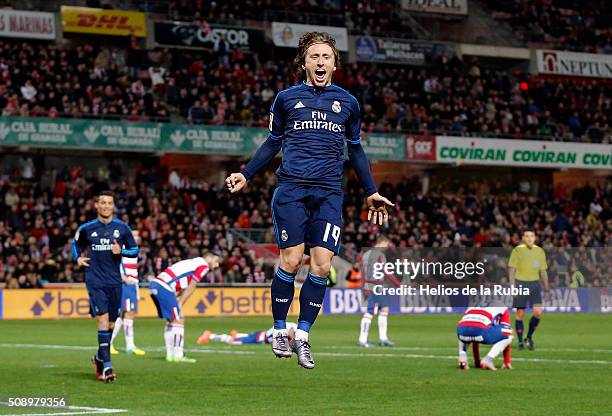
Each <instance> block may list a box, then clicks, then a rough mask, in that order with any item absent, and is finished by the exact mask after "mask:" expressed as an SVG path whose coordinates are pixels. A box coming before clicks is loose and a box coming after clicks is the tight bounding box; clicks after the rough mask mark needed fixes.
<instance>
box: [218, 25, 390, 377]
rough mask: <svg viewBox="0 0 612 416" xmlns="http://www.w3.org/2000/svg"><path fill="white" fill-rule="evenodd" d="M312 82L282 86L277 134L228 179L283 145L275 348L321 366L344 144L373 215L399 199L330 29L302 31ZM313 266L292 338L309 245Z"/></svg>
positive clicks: (234, 186)
mask: <svg viewBox="0 0 612 416" xmlns="http://www.w3.org/2000/svg"><path fill="white" fill-rule="evenodd" d="M294 63H295V64H296V67H297V69H298V72H299V75H300V76H301V77H302V78H304V79H305V82H303V83H301V84H298V85H295V86H294V87H291V88H288V89H286V90H284V91H280V92H279V93H278V94H277V95H276V98H275V100H274V103H273V104H272V108H271V109H270V125H269V128H270V134H269V136H268V138H267V140H266V141H265V142H264V143H263V144H262V145H261V146H260V147H259V149H258V150H257V152H256V153H255V155H254V156H253V158H252V159H251V161H250V162H249V163H248V164H247V165H246V167H245V168H244V169H242V170H241V171H240V173H232V174H231V175H230V176H229V177H228V178H227V179H226V184H227V186H228V188H229V190H230V191H231V192H232V193H233V192H238V191H240V190H241V189H242V188H243V187H244V186H245V185H246V183H247V181H248V180H250V179H251V178H252V177H253V176H255V175H256V174H257V173H258V172H259V171H261V170H262V169H263V168H264V167H265V166H266V165H267V164H268V163H269V162H270V161H271V160H272V159H273V158H274V156H275V155H276V154H277V153H278V152H279V150H281V148H282V151H283V159H282V162H281V166H280V167H279V169H278V170H277V172H276V173H277V175H278V186H277V188H276V190H275V191H274V195H273V196H272V202H271V205H272V220H273V222H274V230H275V233H276V242H277V244H278V246H279V248H280V250H281V256H280V257H281V258H280V266H279V268H278V269H277V271H276V276H275V278H274V280H273V281H272V288H271V297H272V314H273V316H274V334H273V337H272V351H273V352H274V354H275V355H276V356H277V357H287V358H288V357H291V354H292V352H295V353H296V355H297V357H298V363H299V364H300V365H301V366H302V367H304V368H309V369H310V368H314V360H313V358H312V354H311V352H310V344H309V343H308V333H309V331H310V328H311V326H312V324H313V323H314V321H315V319H316V317H317V315H318V313H319V310H320V309H321V305H322V303H323V299H324V297H325V289H326V286H327V279H328V275H329V271H330V268H331V260H332V257H333V256H334V254H337V253H338V252H339V250H340V245H341V241H342V239H341V234H342V200H343V194H342V185H341V181H342V174H343V164H344V146H345V142H346V144H347V146H348V154H349V159H350V161H351V163H352V165H353V167H354V169H355V171H356V173H357V176H358V178H359V180H360V182H361V184H362V185H363V187H364V188H365V191H366V194H367V195H368V197H367V205H368V209H369V212H368V219H371V220H372V221H373V222H375V223H379V224H380V225H382V224H383V223H386V222H387V219H388V215H387V209H386V206H387V205H389V206H393V204H392V203H391V202H390V201H389V200H388V199H386V198H384V197H382V196H380V195H379V194H378V192H377V191H376V185H375V184H374V179H373V178H372V174H371V172H370V166H369V163H368V159H367V157H366V155H365V152H364V150H363V148H362V147H361V140H360V127H361V115H360V109H359V104H358V103H357V100H356V99H355V97H353V96H352V95H351V94H349V93H348V92H347V91H345V90H343V89H342V88H340V87H338V86H336V85H334V84H332V83H331V79H332V76H333V73H334V71H335V70H336V66H337V65H338V63H339V53H338V50H337V49H336V41H335V40H334V39H333V38H332V37H331V36H329V34H327V33H320V32H309V33H305V34H304V35H302V37H301V38H300V41H299V45H298V55H297V57H296V59H295V61H294ZM307 249H308V250H309V254H310V270H309V273H308V277H307V279H306V281H305V282H304V284H303V285H302V289H301V291H300V316H299V319H298V327H297V330H296V334H295V339H294V341H293V343H292V344H291V345H290V344H289V339H288V333H287V329H286V318H287V313H288V311H289V308H290V306H291V302H292V301H293V293H294V278H295V275H296V273H297V272H298V269H299V268H300V266H301V264H302V258H303V256H304V252H305V250H307Z"/></svg>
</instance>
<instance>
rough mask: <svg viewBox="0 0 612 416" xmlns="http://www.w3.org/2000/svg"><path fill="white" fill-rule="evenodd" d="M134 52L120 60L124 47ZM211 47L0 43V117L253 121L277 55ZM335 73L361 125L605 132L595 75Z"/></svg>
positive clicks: (501, 133)
mask: <svg viewBox="0 0 612 416" xmlns="http://www.w3.org/2000/svg"><path fill="white" fill-rule="evenodd" d="M133 53H138V54H139V56H141V57H142V58H143V60H141V61H139V62H140V64H139V65H138V66H130V65H129V62H130V58H129V56H130V54H133ZM213 55H214V52H211V51H207V52H203V53H199V54H196V53H185V52H184V51H181V52H177V51H172V50H168V49H163V50H162V49H159V50H153V51H149V52H148V53H146V54H143V52H142V51H132V50H129V49H122V48H119V47H116V48H109V47H103V46H100V45H92V44H83V45H77V46H74V47H67V48H61V47H59V46H57V45H51V44H41V43H26V42H4V41H0V71H1V72H0V74H1V77H0V110H1V111H2V115H4V116H6V115H19V116H32V117H76V118H105V119H116V118H121V119H127V120H130V121H169V120H170V117H171V116H174V117H179V116H180V117H182V119H183V120H188V121H190V122H192V123H195V124H213V125H247V126H260V127H265V126H267V124H268V120H267V116H268V109H269V107H270V105H271V103H272V100H273V99H274V96H275V94H276V91H279V90H281V89H283V88H286V87H287V85H288V82H287V80H288V79H290V75H291V74H290V68H291V65H290V63H289V62H288V61H286V60H285V61H283V60H279V59H278V58H274V59H273V60H271V59H267V57H266V56H265V55H261V56H260V54H257V53H255V54H244V53H242V52H240V51H237V50H236V51H233V53H232V54H231V56H230V64H229V65H228V66H225V65H219V63H218V61H217V60H216V59H213ZM336 82H337V83H338V84H340V85H342V86H344V87H346V88H347V89H349V90H350V91H352V92H353V93H354V94H355V95H356V96H357V97H358V98H359V99H360V101H361V102H362V107H363V109H364V111H363V113H364V117H363V129H364V131H368V132H372V131H375V132H395V131H398V132H399V131H402V132H410V133H421V134H448V135H454V136H457V135H459V136H494V137H511V138H514V137H518V138H532V137H536V138H546V139H551V138H554V139H555V140H567V141H584V142H604V143H609V142H610V141H611V139H612V130H611V128H610V126H611V124H612V119H611V118H612V111H611V110H612V98H611V97H610V93H609V87H608V86H607V85H606V84H598V83H590V82H588V83H587V82H585V83H579V82H575V81H570V80H553V79H541V78H538V77H532V78H530V79H528V80H527V82H523V83H521V82H518V80H517V79H516V78H515V77H514V74H512V73H510V72H509V71H507V70H502V69H492V68H487V67H484V66H483V65H482V64H480V63H479V62H478V60H476V59H473V60H469V61H466V62H461V61H459V60H458V59H453V60H451V61H447V60H446V59H443V58H441V59H439V60H438V61H437V62H435V63H434V64H433V65H432V66H431V67H428V68H420V67H409V66H397V65H395V66H390V65H375V64H364V63H360V64H353V65H349V66H346V67H345V68H344V69H342V70H340V71H339V72H338V74H337V76H336Z"/></svg>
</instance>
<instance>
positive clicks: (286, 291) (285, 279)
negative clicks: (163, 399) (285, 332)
mask: <svg viewBox="0 0 612 416" xmlns="http://www.w3.org/2000/svg"><path fill="white" fill-rule="evenodd" d="M294 279H295V273H287V272H286V271H284V270H283V269H281V268H280V267H279V268H278V269H277V270H276V275H275V276H274V279H273V280H272V287H271V288H270V296H271V297H272V316H273V317H274V329H286V328H287V314H288V313H289V309H290V308H291V302H292V301H293V293H294V288H293V281H294Z"/></svg>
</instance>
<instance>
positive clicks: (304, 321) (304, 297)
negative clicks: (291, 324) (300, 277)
mask: <svg viewBox="0 0 612 416" xmlns="http://www.w3.org/2000/svg"><path fill="white" fill-rule="evenodd" d="M326 289H327V278H326V277H319V276H315V275H313V274H310V273H308V278H307V279H306V281H305V282H304V284H303V285H302V289H301V290H300V317H299V319H298V329H301V330H302V331H305V332H309V331H310V327H311V326H312V324H314V322H315V320H316V319H317V315H319V311H320V310H321V306H322V305H323V299H325V291H326Z"/></svg>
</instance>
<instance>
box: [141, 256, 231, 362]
mask: <svg viewBox="0 0 612 416" xmlns="http://www.w3.org/2000/svg"><path fill="white" fill-rule="evenodd" d="M218 267H219V257H217V256H216V255H214V254H212V253H206V254H205V255H204V256H203V257H196V258H194V259H189V260H182V261H179V262H178V263H175V264H173V265H172V266H170V267H168V268H167V269H165V270H164V271H163V272H161V273H160V274H159V275H158V276H157V277H156V278H155V279H154V280H153V281H152V282H151V286H150V287H149V292H150V293H151V298H152V299H153V302H154V303H155V306H156V307H157V314H158V316H159V317H160V318H163V319H166V320H167V321H168V322H167V323H166V327H165V328H164V340H165V342H166V361H168V362H180V363H194V362H196V360H195V359H193V358H187V357H185V354H184V353H183V346H184V343H185V319H184V317H183V314H182V312H181V307H182V306H183V305H184V304H185V302H186V301H187V299H189V297H190V296H191V295H192V294H193V292H194V291H195V289H196V284H198V283H199V282H201V281H202V279H203V278H204V276H205V275H206V273H208V272H209V271H210V270H211V269H213V270H214V269H216V268H218Z"/></svg>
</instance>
